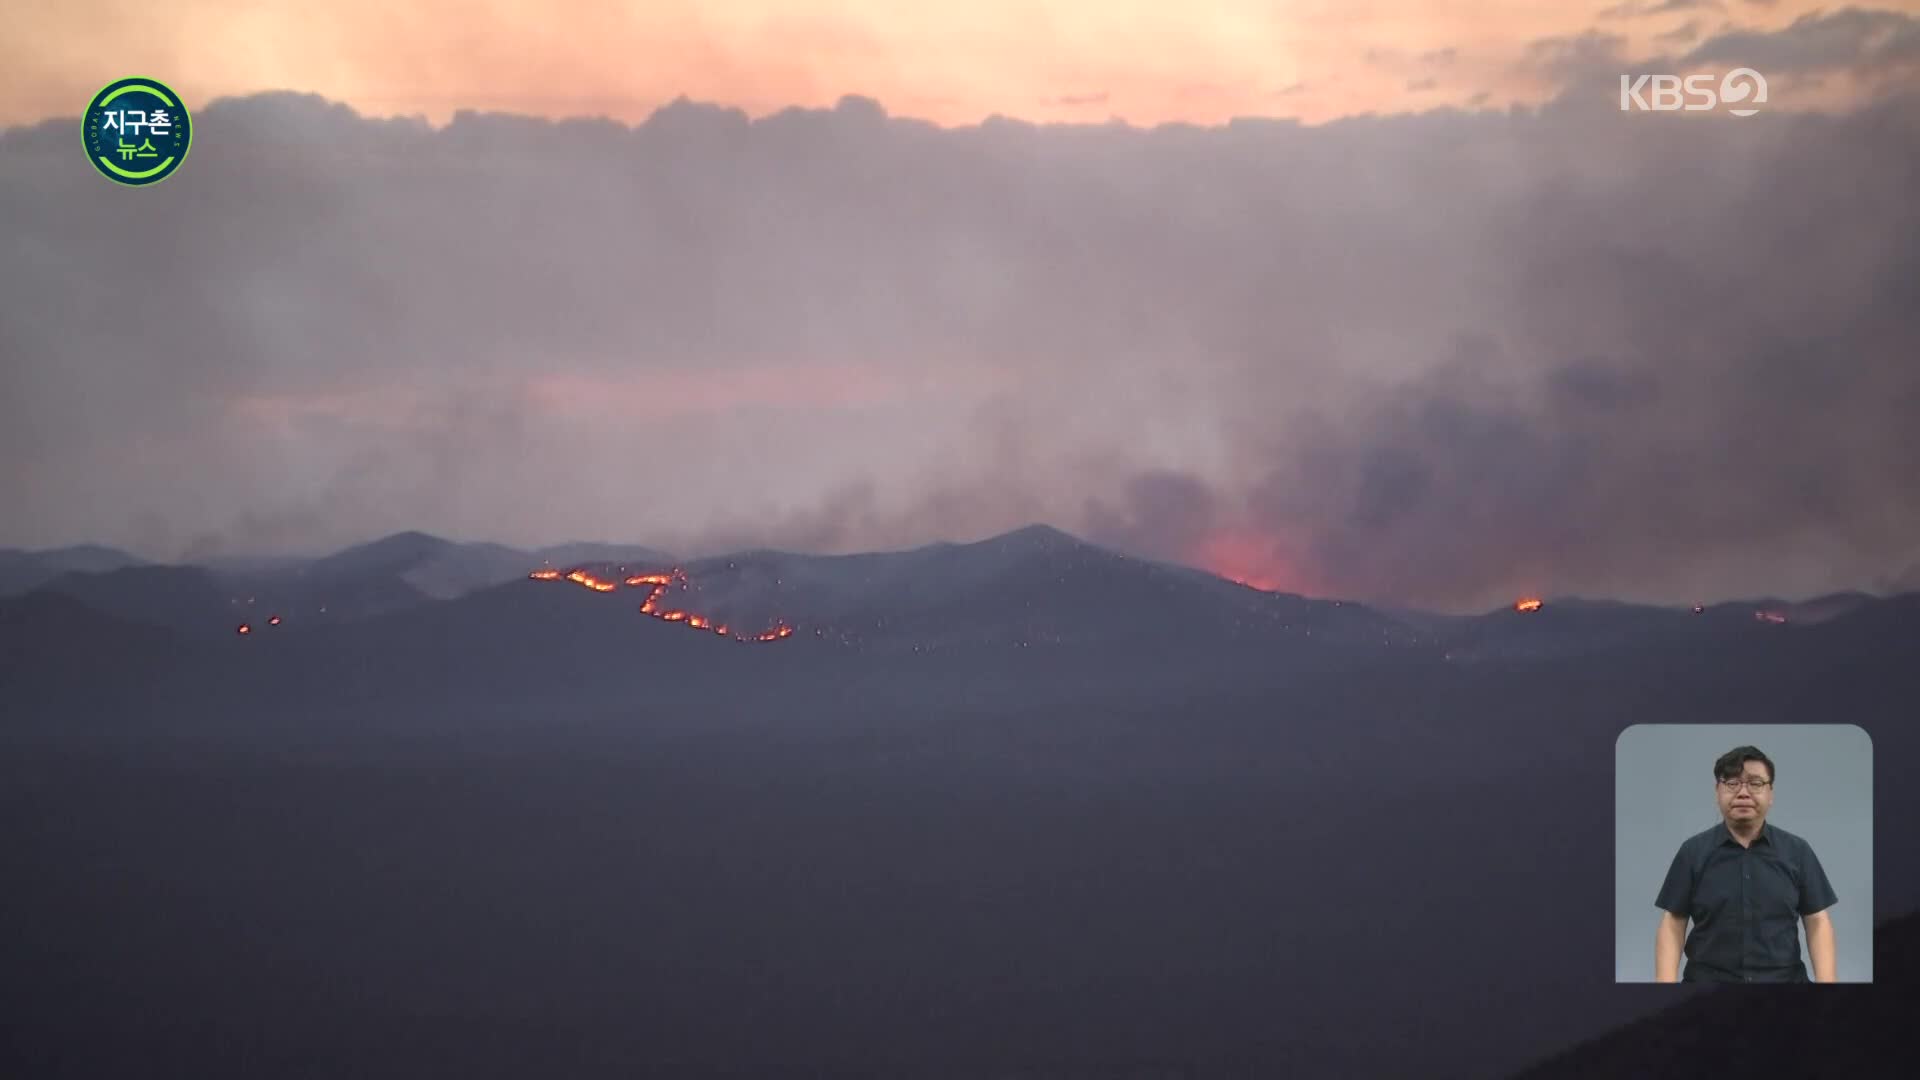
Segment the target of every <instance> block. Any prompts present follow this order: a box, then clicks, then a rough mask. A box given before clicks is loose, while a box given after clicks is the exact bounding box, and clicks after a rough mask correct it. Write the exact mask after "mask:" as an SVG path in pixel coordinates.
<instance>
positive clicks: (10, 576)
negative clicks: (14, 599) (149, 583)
mask: <svg viewBox="0 0 1920 1080" xmlns="http://www.w3.org/2000/svg"><path fill="white" fill-rule="evenodd" d="M145 563H146V560H145V559H142V558H139V557H138V556H135V555H129V554H127V553H126V552H124V551H121V550H119V549H117V548H110V547H101V546H100V545H98V544H76V545H74V546H72V547H63V548H52V549H49V550H46V551H21V550H20V549H18V548H0V596H9V595H12V594H15V593H23V592H26V591H27V590H28V589H33V588H37V587H39V586H41V585H44V584H46V583H47V582H49V581H52V580H53V579H54V578H57V577H59V576H60V575H62V574H65V573H69V572H72V571H83V572H86V573H96V574H97V573H102V572H105V571H108V570H118V569H120V568H121V567H125V566H142V565H145Z"/></svg>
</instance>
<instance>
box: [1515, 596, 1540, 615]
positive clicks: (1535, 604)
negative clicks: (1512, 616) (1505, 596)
mask: <svg viewBox="0 0 1920 1080" xmlns="http://www.w3.org/2000/svg"><path fill="white" fill-rule="evenodd" d="M1540 606H1541V605H1540V598H1539V597H1537V596H1523V597H1521V598H1520V599H1518V600H1515V601H1514V602H1513V610H1515V611H1539V610H1540Z"/></svg>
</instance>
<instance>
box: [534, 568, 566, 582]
mask: <svg viewBox="0 0 1920 1080" xmlns="http://www.w3.org/2000/svg"><path fill="white" fill-rule="evenodd" d="M527 576H528V577H530V578H532V579H533V580H535V581H553V580H556V579H558V578H559V577H560V571H558V570H535V571H534V572H533V573H531V574H528V575H527Z"/></svg>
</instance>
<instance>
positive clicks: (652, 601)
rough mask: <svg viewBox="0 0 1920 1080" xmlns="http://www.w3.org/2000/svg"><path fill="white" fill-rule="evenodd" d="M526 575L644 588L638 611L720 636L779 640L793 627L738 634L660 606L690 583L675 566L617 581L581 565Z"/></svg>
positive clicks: (597, 588) (595, 586) (600, 587)
mask: <svg viewBox="0 0 1920 1080" xmlns="http://www.w3.org/2000/svg"><path fill="white" fill-rule="evenodd" d="M527 577H529V578H531V579H533V580H534V581H562V580H564V581H571V582H573V583H574V584H575V585H579V586H582V587H584V588H588V589H592V590H593V591H594V592H602V593H606V592H613V591H614V590H615V589H618V588H619V587H620V586H621V585H625V586H626V587H628V588H631V589H646V590H647V598H646V599H645V600H643V601H641V603H640V614H642V615H651V616H652V617H654V618H656V619H659V620H660V621H661V622H670V623H682V624H684V625H686V626H688V627H691V628H692V629H695V630H703V631H706V632H708V633H711V634H715V635H717V636H719V637H724V638H732V639H733V640H734V641H779V640H780V639H781V638H785V637H791V636H792V635H793V627H791V626H789V625H787V624H786V623H785V622H783V621H779V620H776V621H775V622H774V624H773V625H772V626H771V627H769V628H767V629H765V630H762V631H760V632H758V633H746V634H737V633H734V632H733V630H732V628H731V627H729V626H728V625H727V624H726V623H724V622H715V621H714V620H713V619H711V618H710V617H708V616H706V615H699V614H695V613H693V612H691V611H686V610H684V609H681V608H663V607H662V603H663V601H664V599H665V598H666V596H667V594H668V592H669V591H670V590H673V589H675V588H678V589H679V590H681V591H682V592H685V591H686V590H687V589H688V587H689V586H690V584H691V583H690V582H689V581H688V580H687V575H686V572H685V571H683V570H680V569H677V568H676V569H674V570H673V571H671V572H669V573H664V574H636V575H634V576H632V577H629V578H626V579H625V580H624V581H620V582H614V581H608V580H605V579H602V578H598V577H595V576H594V575H592V574H590V573H588V572H587V571H585V570H583V569H576V570H571V571H568V572H567V573H565V574H562V573H561V572H560V571H558V570H554V569H551V568H547V569H540V570H535V571H533V572H532V573H530V574H528V575H527Z"/></svg>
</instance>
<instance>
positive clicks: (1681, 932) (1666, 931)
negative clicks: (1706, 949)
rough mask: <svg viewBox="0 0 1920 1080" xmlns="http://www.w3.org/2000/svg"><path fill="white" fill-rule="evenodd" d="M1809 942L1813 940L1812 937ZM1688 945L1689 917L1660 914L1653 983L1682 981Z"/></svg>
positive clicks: (1655, 944)
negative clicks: (1682, 960)
mask: <svg viewBox="0 0 1920 1080" xmlns="http://www.w3.org/2000/svg"><path fill="white" fill-rule="evenodd" d="M1808 940H1812V938H1811V937H1809V938H1808ZM1686 944H1687V917H1686V916H1685V915H1675V914H1674V913H1673V912H1671V911H1663V912H1661V913H1660V927H1659V929H1657V930H1655V931H1654V932H1653V981H1654V982H1663V983H1670V982H1679V981H1680V950H1681V949H1683V948H1685V947H1686Z"/></svg>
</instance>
